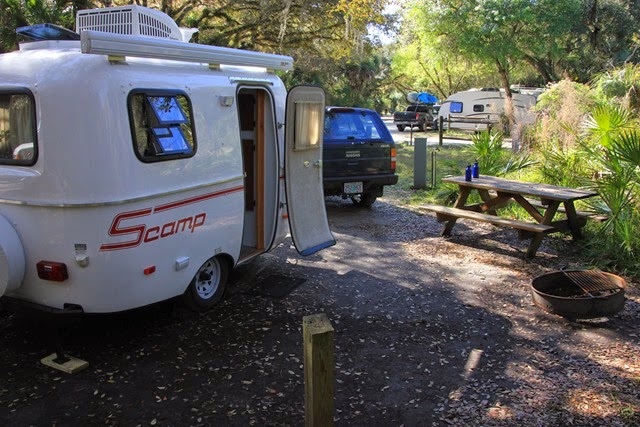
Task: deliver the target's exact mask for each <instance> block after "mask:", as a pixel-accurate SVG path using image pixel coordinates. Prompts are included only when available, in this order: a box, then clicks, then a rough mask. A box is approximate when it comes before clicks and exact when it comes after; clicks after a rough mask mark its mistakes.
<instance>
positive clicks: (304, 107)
mask: <svg viewBox="0 0 640 427" xmlns="http://www.w3.org/2000/svg"><path fill="white" fill-rule="evenodd" d="M295 106H296V107H295V108H296V111H295V120H296V124H295V139H294V150H295V151H302V150H311V149H314V148H318V147H320V140H321V138H322V113H323V111H324V104H323V103H322V102H310V101H298V102H296V103H295Z"/></svg>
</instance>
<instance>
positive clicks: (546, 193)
mask: <svg viewBox="0 0 640 427" xmlns="http://www.w3.org/2000/svg"><path fill="white" fill-rule="evenodd" d="M442 182H448V183H452V184H457V185H459V186H461V187H470V188H476V189H482V190H495V191H499V192H504V193H511V194H520V195H525V196H533V197H539V198H541V199H547V200H556V201H559V202H569V201H573V200H579V199H586V198H588V197H593V196H597V195H598V193H597V192H596V191H590V190H582V189H579V188H570V187H560V186H557V185H550V184H541V183H537V182H525V181H516V180H511V179H505V178H499V177H496V176H488V175H480V177H479V178H474V179H473V180H471V181H466V180H465V177H464V176H451V177H445V178H442Z"/></svg>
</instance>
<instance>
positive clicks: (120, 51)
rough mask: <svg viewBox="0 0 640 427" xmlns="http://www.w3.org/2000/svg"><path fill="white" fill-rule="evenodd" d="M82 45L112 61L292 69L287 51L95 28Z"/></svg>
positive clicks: (84, 49) (85, 32)
mask: <svg viewBox="0 0 640 427" xmlns="http://www.w3.org/2000/svg"><path fill="white" fill-rule="evenodd" d="M80 46H81V50H82V53H90V54H97V55H108V56H109V60H110V61H124V60H125V57H127V56H130V57H138V58H153V59H166V60H171V61H184V62H198V63H208V64H209V67H210V68H219V66H220V65H222V64H224V65H239V66H247V67H261V68H266V69H267V70H283V71H289V70H291V69H293V58H291V57H290V56H285V55H275V54H269V53H262V52H255V51H249V50H241V49H233V48H228V47H219V46H209V45H201V44H195V43H186V42H183V41H178V40H171V39H167V38H154V37H147V36H134V35H124V34H114V33H106V32H101V31H93V30H83V31H82V32H81V33H80Z"/></svg>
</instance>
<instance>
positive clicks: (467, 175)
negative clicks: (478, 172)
mask: <svg viewBox="0 0 640 427" xmlns="http://www.w3.org/2000/svg"><path fill="white" fill-rule="evenodd" d="M464 180H465V181H471V165H467V169H466V170H465V171H464Z"/></svg>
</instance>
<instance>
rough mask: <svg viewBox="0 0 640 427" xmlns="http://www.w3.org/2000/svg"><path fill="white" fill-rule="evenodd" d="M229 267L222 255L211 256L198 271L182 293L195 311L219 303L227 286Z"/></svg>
mask: <svg viewBox="0 0 640 427" xmlns="http://www.w3.org/2000/svg"><path fill="white" fill-rule="evenodd" d="M228 277H229V267H228V265H227V263H226V262H225V260H224V259H222V258H220V257H212V258H209V259H208V260H207V261H206V262H205V263H204V264H202V266H201V267H200V268H199V269H198V271H197V272H196V275H195V276H194V277H193V279H192V280H191V283H189V287H188V288H187V290H186V291H185V293H184V294H183V295H182V297H183V298H182V299H183V301H184V303H185V304H186V305H187V306H188V307H189V308H191V309H193V310H195V311H200V312H203V311H207V310H210V309H211V308H213V307H214V306H215V305H216V304H218V303H219V302H220V301H221V300H222V298H223V296H224V293H225V290H226V288H227V279H228Z"/></svg>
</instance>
